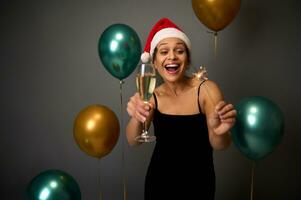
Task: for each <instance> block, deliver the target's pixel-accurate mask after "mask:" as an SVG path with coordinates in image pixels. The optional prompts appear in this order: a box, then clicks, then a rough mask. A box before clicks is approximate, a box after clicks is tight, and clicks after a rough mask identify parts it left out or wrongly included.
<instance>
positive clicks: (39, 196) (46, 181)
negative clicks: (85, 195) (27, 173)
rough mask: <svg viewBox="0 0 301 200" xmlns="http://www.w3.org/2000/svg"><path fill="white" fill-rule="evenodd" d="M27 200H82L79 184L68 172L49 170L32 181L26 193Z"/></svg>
mask: <svg viewBox="0 0 301 200" xmlns="http://www.w3.org/2000/svg"><path fill="white" fill-rule="evenodd" d="M25 199H26V200H58V199H59V200H80V199H81V192H80V188H79V185H78V184H77V182H76V181H75V180H74V179H73V178H72V177H71V176H70V175H69V174H67V173H66V172H63V171H60V170H47V171H44V172H42V173H40V174H39V175H37V176H36V177H34V178H33V179H32V181H31V182H30V183H29V185H28V187H27V190H26V193H25Z"/></svg>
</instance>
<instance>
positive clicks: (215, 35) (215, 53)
mask: <svg viewBox="0 0 301 200" xmlns="http://www.w3.org/2000/svg"><path fill="white" fill-rule="evenodd" d="M207 33H210V34H213V39H214V57H215V58H216V57H217V39H218V38H217V32H213V31H207Z"/></svg>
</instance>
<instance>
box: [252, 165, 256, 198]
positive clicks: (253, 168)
mask: <svg viewBox="0 0 301 200" xmlns="http://www.w3.org/2000/svg"><path fill="white" fill-rule="evenodd" d="M255 164H256V163H255V161H253V162H252V175H251V200H253V196H254V192H253V191H254V173H255Z"/></svg>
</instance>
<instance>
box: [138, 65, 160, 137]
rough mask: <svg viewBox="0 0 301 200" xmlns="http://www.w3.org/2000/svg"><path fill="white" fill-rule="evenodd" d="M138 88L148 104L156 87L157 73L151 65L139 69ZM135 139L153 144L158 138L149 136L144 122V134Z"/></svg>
mask: <svg viewBox="0 0 301 200" xmlns="http://www.w3.org/2000/svg"><path fill="white" fill-rule="evenodd" d="M136 86H137V89H138V92H139V95H140V97H141V99H142V100H143V101H144V102H145V103H146V104H147V103H148V101H149V100H150V98H151V97H152V95H153V92H154V90H155V86H156V72H155V69H154V67H153V65H152V64H151V63H142V64H141V65H140V66H139V67H138V72H137V75H136ZM135 139H136V141H139V142H153V141H155V140H156V136H154V135H152V136H151V135H148V131H147V127H146V123H145V122H143V126H142V133H141V135H139V136H137V137H136V138H135Z"/></svg>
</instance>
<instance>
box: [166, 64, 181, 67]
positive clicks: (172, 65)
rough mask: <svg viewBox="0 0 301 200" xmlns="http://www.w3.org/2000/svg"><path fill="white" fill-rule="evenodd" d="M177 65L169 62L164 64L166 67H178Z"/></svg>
mask: <svg viewBox="0 0 301 200" xmlns="http://www.w3.org/2000/svg"><path fill="white" fill-rule="evenodd" d="M178 66H179V65H177V64H170V65H166V67H178Z"/></svg>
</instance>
